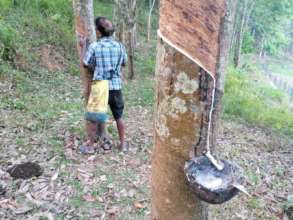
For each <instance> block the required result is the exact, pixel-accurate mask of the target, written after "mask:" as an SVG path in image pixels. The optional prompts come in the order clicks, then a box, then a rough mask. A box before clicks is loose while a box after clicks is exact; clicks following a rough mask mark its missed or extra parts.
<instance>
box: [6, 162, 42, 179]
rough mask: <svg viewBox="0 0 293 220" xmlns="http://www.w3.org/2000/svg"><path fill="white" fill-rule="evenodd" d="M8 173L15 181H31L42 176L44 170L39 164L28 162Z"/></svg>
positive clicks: (10, 169) (9, 170) (15, 166)
mask: <svg viewBox="0 0 293 220" xmlns="http://www.w3.org/2000/svg"><path fill="white" fill-rule="evenodd" d="M7 172H8V173H9V174H10V176H12V177H13V178H14V179H29V178H32V177H34V176H36V177H39V176H41V175H42V173H43V168H42V167H41V166H40V165H39V164H37V163H32V162H26V163H21V164H16V165H14V166H12V167H11V168H9V169H8V170H7Z"/></svg>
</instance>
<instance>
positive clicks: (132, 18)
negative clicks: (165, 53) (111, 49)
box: [126, 0, 137, 80]
mask: <svg viewBox="0 0 293 220" xmlns="http://www.w3.org/2000/svg"><path fill="white" fill-rule="evenodd" d="M136 3H137V2H136V0H128V16H127V21H126V24H127V28H128V45H127V46H128V57H129V59H128V79H130V80H132V79H134V75H135V74H134V48H135V46H134V38H135V26H136Z"/></svg>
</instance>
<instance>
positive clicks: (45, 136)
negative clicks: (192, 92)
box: [0, 76, 293, 220]
mask: <svg viewBox="0 0 293 220" xmlns="http://www.w3.org/2000/svg"><path fill="white" fill-rule="evenodd" d="M68 77H70V76H68ZM70 81H71V82H72V83H74V84H75V86H76V87H77V88H78V86H79V81H78V80H76V78H75V79H74V80H70ZM8 84H9V82H8ZM10 84H11V83H10ZM1 86H2V84H1ZM9 92H10V93H11V94H13V93H14V91H13V90H9ZM12 112H13V113H14V114H16V118H18V120H19V121H21V120H23V123H18V124H17V123H15V119H14V118H13V117H10V115H12V114H11V113H12ZM74 114H75V113H73V112H67V111H65V112H62V114H60V118H59V121H58V120H55V121H53V122H52V126H51V127H49V128H46V129H45V130H42V131H39V130H37V129H34V126H36V125H37V124H38V122H37V120H38V119H34V118H30V116H27V118H26V115H25V114H23V113H22V112H17V111H14V110H11V109H0V115H1V121H0V125H1V130H0V138H1V142H2V147H1V148H0V151H1V154H0V155H1V156H0V165H1V167H0V186H1V187H2V191H5V193H0V194H1V195H0V218H1V219H40V218H47V219H49V220H51V219H56V218H64V219H81V218H86V219H107V220H108V219H119V218H121V219H145V218H147V217H149V214H150V168H151V166H150V157H151V150H152V147H151V146H152V139H153V123H152V111H151V110H150V109H149V108H144V107H141V106H135V107H128V108H127V115H128V117H126V119H125V121H126V125H127V137H128V141H129V144H130V146H131V149H130V153H129V154H128V155H126V154H124V153H120V152H119V151H118V150H116V149H114V150H113V151H112V152H110V153H109V154H104V153H103V151H101V152H100V153H99V154H97V155H92V156H82V155H80V154H78V152H77V149H78V146H79V144H81V141H82V137H81V135H80V132H79V131H78V129H81V130H82V129H83V121H82V116H80V117H79V116H78V117H76V118H74V121H71V122H69V121H67V120H68V117H71V116H70V115H74ZM130 116H131V117H130ZM20 119H21V120H20ZM71 119H72V118H71ZM109 124H110V126H113V127H114V128H115V123H114V121H113V120H112V121H110V123H109ZM28 127H29V129H28ZM223 127H224V129H223V133H222V134H221V135H220V137H219V146H218V148H217V152H218V153H219V155H221V157H223V158H226V159H230V160H233V161H235V162H237V163H238V164H239V165H240V166H242V167H244V169H245V173H246V176H247V177H248V178H247V188H248V191H249V192H250V194H252V198H249V197H246V196H244V195H241V196H238V197H236V198H235V199H233V200H232V201H231V202H229V203H226V204H224V205H222V206H212V207H211V208H210V210H211V217H212V218H211V219H215V220H216V219H231V220H233V219H235V220H236V219H247V220H254V219H263V220H266V219H271V218H277V219H278V218H279V216H282V215H283V209H282V207H283V203H284V202H285V201H286V199H287V197H288V196H289V195H290V194H292V193H293V189H292V185H293V184H292V183H293V173H292V172H293V171H292V167H293V164H292V163H293V161H292V157H293V153H292V139H288V137H283V136H280V135H278V134H274V133H272V132H271V131H269V130H266V129H262V128H257V127H254V126H251V125H249V124H245V123H238V122H237V123H236V122H224V124H223ZM77 128H78V129H77ZM115 129H116V128H115ZM115 129H114V130H115ZM110 135H112V137H113V138H116V139H117V133H116V131H114V133H113V132H112V133H110ZM56 146H57V147H56ZM27 161H36V162H38V163H39V164H40V165H41V166H42V167H43V168H44V173H43V174H42V175H41V176H39V177H33V178H31V179H27V180H14V179H13V178H11V177H10V175H9V174H8V173H7V172H6V170H7V168H8V167H9V166H11V165H13V164H16V163H22V162H27ZM1 187H0V189H1ZM0 191H1V190H0ZM222 210H225V211H224V212H223V211H222ZM118 216H119V218H118Z"/></svg>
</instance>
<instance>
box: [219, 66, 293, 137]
mask: <svg viewBox="0 0 293 220" xmlns="http://www.w3.org/2000/svg"><path fill="white" fill-rule="evenodd" d="M263 84H264V83H263V82H261V83H260V82H258V81H254V80H251V79H250V77H249V75H248V74H247V73H246V74H244V73H243V71H241V70H236V69H234V68H229V70H228V74H227V79H226V88H225V95H224V99H223V105H224V116H225V117H228V118H229V117H231V116H235V117H240V118H243V119H244V120H246V121H248V122H251V123H255V124H259V125H262V126H269V127H272V128H275V129H277V130H280V131H283V132H285V133H288V134H293V114H292V112H290V107H289V105H288V103H286V95H285V94H284V93H283V92H282V91H279V90H277V89H273V88H270V87H269V86H265V85H263Z"/></svg>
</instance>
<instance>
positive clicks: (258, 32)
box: [233, 0, 293, 67]
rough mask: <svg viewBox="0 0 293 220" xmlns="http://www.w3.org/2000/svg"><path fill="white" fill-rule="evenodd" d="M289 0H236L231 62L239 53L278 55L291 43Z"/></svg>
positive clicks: (292, 15)
mask: <svg viewBox="0 0 293 220" xmlns="http://www.w3.org/2000/svg"><path fill="white" fill-rule="evenodd" d="M292 18H293V2H292V1H291V0H282V1H274V0H238V3H237V17H236V20H235V25H234V42H233V50H234V53H233V61H234V66H236V67H237V66H238V65H239V63H240V58H241V54H242V53H244V54H245V53H257V54H259V56H264V55H266V54H268V55H280V54H281V53H282V52H283V51H285V50H286V48H288V47H289V45H290V44H291V43H292V42H293V40H292V36H291V35H290V32H291V30H292V28H290V25H291V24H292V22H293V20H292Z"/></svg>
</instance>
